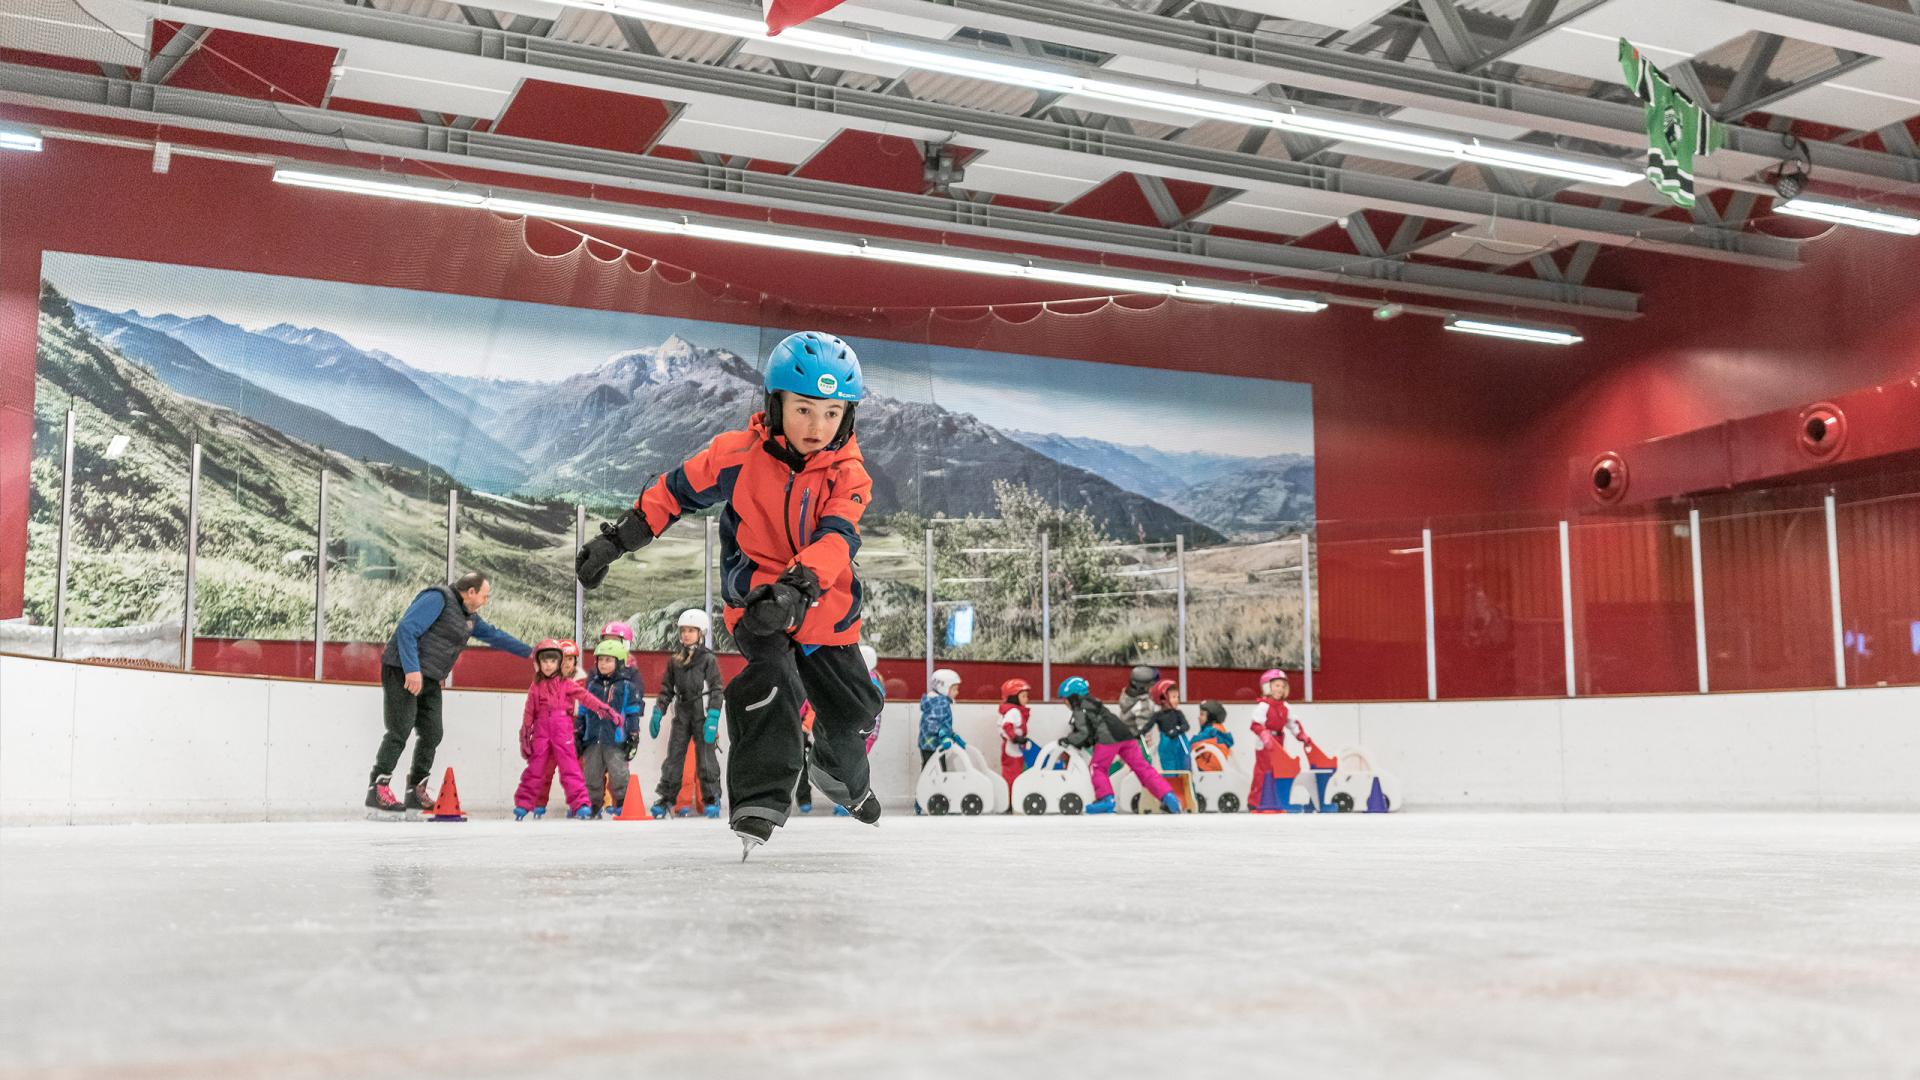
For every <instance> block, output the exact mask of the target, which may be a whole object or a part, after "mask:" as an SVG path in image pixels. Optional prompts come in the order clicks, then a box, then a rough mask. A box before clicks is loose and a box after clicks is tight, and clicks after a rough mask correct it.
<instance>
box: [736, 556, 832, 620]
mask: <svg viewBox="0 0 1920 1080" xmlns="http://www.w3.org/2000/svg"><path fill="white" fill-rule="evenodd" d="M818 599H820V579H819V578H816V577H814V576H813V571H811V570H809V569H807V568H806V567H805V566H801V565H799V564H798V563H796V564H794V565H793V566H790V567H788V568H787V571H786V573H784V574H781V575H780V580H778V581H775V582H773V583H772V584H770V585H758V586H755V587H754V589H753V591H751V592H749V593H747V598H746V601H745V602H744V603H743V604H742V605H741V606H743V607H744V608H746V614H745V615H743V616H742V617H741V620H740V621H741V622H743V623H745V624H746V627H747V631H748V632H749V633H754V634H761V635H766V634H789V633H792V632H793V631H794V630H795V629H796V628H798V627H799V625H800V620H802V619H804V618H806V617H807V609H808V608H809V607H812V606H813V602H814V601H815V600H818Z"/></svg>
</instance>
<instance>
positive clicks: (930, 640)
mask: <svg viewBox="0 0 1920 1080" xmlns="http://www.w3.org/2000/svg"><path fill="white" fill-rule="evenodd" d="M927 685H928V686H929V687H931V686H932V685H933V530H932V529H928V530H927Z"/></svg>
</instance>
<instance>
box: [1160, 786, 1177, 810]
mask: <svg viewBox="0 0 1920 1080" xmlns="http://www.w3.org/2000/svg"><path fill="white" fill-rule="evenodd" d="M1160 805H1161V806H1164V807H1166V808H1167V813H1169V814H1177V813H1179V812H1180V796H1178V795H1175V794H1174V793H1173V792H1171V791H1169V792H1167V793H1166V794H1165V795H1162V796H1160Z"/></svg>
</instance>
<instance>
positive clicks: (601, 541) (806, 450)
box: [574, 330, 882, 859]
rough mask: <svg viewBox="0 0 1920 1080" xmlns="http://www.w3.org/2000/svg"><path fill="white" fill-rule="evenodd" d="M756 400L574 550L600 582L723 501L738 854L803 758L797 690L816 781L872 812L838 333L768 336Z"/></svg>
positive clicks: (764, 833) (782, 803)
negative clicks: (735, 667)
mask: <svg viewBox="0 0 1920 1080" xmlns="http://www.w3.org/2000/svg"><path fill="white" fill-rule="evenodd" d="M764 385H765V388H766V392H767V396H766V408H765V410H764V411H762V412H758V413H755V414H754V415H753V418H752V419H751V420H749V421H748V423H747V426H746V427H745V428H743V429H741V430H738V431H727V432H723V433H721V434H720V435H718V436H715V437H714V440H713V441H712V442H711V443H709V444H708V445H707V448H706V449H705V450H702V451H701V452H700V453H698V454H695V455H694V456H693V457H692V458H691V459H689V460H688V461H687V462H686V463H684V464H682V465H680V466H679V467H678V468H675V469H673V470H672V471H670V472H668V473H667V474H666V475H665V476H663V477H661V478H660V480H658V481H657V482H655V483H654V484H653V486H651V487H649V488H648V489H647V490H646V492H645V493H643V494H642V495H641V496H640V498H639V499H637V500H635V502H634V504H633V509H631V510H629V511H627V512H626V513H625V514H623V515H621V517H620V520H618V521H616V522H610V523H607V524H604V525H602V526H600V535H599V536H597V537H595V538H593V539H592V540H589V541H588V542H587V544H586V546H585V547H583V548H581V549H580V554H579V556H578V558H576V559H575V561H574V566H575V570H576V573H577V574H578V576H579V579H580V584H581V585H582V586H584V587H586V588H589V589H591V588H594V587H596V586H598V585H599V584H600V582H601V580H602V579H603V578H605V577H606V574H607V568H608V567H609V566H611V565H612V564H613V562H614V560H616V559H618V558H620V556H621V555H623V554H626V553H627V552H631V551H638V550H640V549H641V548H643V547H645V546H646V545H647V544H648V543H651V542H652V540H653V538H654V537H656V536H658V535H660V533H662V532H663V531H665V530H666V528H667V526H669V525H671V524H673V523H674V522H675V521H676V520H678V519H679V518H680V516H681V515H682V514H686V513H689V512H691V511H695V510H701V509H705V508H706V507H709V506H712V505H714V504H715V503H720V502H724V503H726V504H727V508H726V510H725V511H724V512H723V513H722V514H721V515H720V561H721V568H722V575H721V593H722V595H723V596H724V597H725V600H726V621H727V629H728V630H730V631H732V633H733V639H734V641H735V642H736V643H737V644H738V645H739V646H740V652H741V654H742V655H743V656H745V657H746V658H747V666H746V669H745V670H743V671H742V672H741V673H740V674H739V675H738V676H737V677H735V678H734V680H733V681H732V682H731V683H729V684H728V685H727V688H726V703H727V725H728V731H729V732H730V733H731V735H732V744H733V746H732V753H731V755H730V756H729V757H728V759H727V795H728V799H729V801H730V806H729V807H728V816H729V819H730V821H731V823H732V826H733V831H734V832H735V833H736V834H738V835H739V837H740V840H741V843H742V845H743V849H744V850H743V851H742V854H741V858H743V859H744V858H746V853H747V852H751V851H752V850H753V848H754V847H755V846H757V845H759V844H763V843H765V842H766V841H767V840H768V839H769V838H771V837H772V835H773V830H774V828H775V827H777V826H780V825H784V824H786V821H787V808H788V806H789V805H790V803H791V801H792V798H793V792H794V789H795V787H796V786H797V785H798V783H799V779H800V770H801V769H802V768H803V767H806V766H805V764H804V763H805V757H804V754H803V750H802V744H801V735H800V703H801V702H802V701H811V702H813V707H814V710H815V714H816V715H815V720H814V733H813V734H814V745H813V764H812V767H811V769H810V770H809V775H810V778H811V779H812V781H813V785H814V786H815V787H817V788H819V789H820V790H821V791H822V792H825V793H826V795H827V796H828V797H829V798H831V799H832V800H833V801H834V802H835V803H838V804H839V805H841V806H844V807H846V808H847V809H848V810H849V811H850V812H851V813H852V815H853V816H854V817H856V818H859V819H860V820H861V821H864V822H866V823H867V824H869V825H874V824H878V823H879V821H880V801H879V800H878V799H876V798H875V797H874V795H873V789H872V786H871V784H870V782H869V778H868V772H867V755H866V747H865V745H864V740H865V737H866V733H867V731H868V729H869V728H871V726H872V724H873V719H874V717H875V716H877V715H878V714H879V712H880V707H881V704H882V701H881V696H880V694H879V692H878V691H876V690H875V689H874V686H873V682H872V681H871V680H870V679H869V678H868V677H867V670H868V669H867V667H866V664H865V663H864V662H863V661H862V660H861V657H860V650H859V647H858V646H859V641H860V594H861V589H860V579H859V578H858V576H856V575H855V573H854V570H853V557H854V554H855V553H856V552H858V551H859V550H860V517H861V515H862V514H864V513H866V510H867V505H868V503H869V502H870V501H871V499H872V498H873V481H872V479H871V478H869V477H868V475H867V470H866V466H865V464H864V462H863V459H862V458H861V456H860V445H859V443H858V442H857V441H856V440H855V439H854V435H853V414H854V408H855V406H856V404H857V403H858V402H859V401H860V400H861V399H862V398H864V397H865V396H866V387H865V384H864V382H863V381H862V379H861V375H860V361H859V358H858V357H856V356H855V355H854V353H853V350H852V349H851V348H849V347H848V346H847V343H846V342H844V341H841V340H840V339H839V338H836V337H833V336H832V335H829V334H822V333H819V332H817V331H812V330H808V331H804V332H801V333H798V334H792V335H789V336H788V337H787V338H785V339H784V340H782V341H781V342H780V344H778V345H776V346H774V349H773V355H772V356H771V357H770V358H769V359H768V361H767V371H766V377H765V383H764Z"/></svg>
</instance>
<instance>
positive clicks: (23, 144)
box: [0, 131, 40, 153]
mask: <svg viewBox="0 0 1920 1080" xmlns="http://www.w3.org/2000/svg"><path fill="white" fill-rule="evenodd" d="M0 150H30V151H33V152H35V153H38V152H39V150H40V136H38V135H35V134H32V133H31V132H26V131H0Z"/></svg>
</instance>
